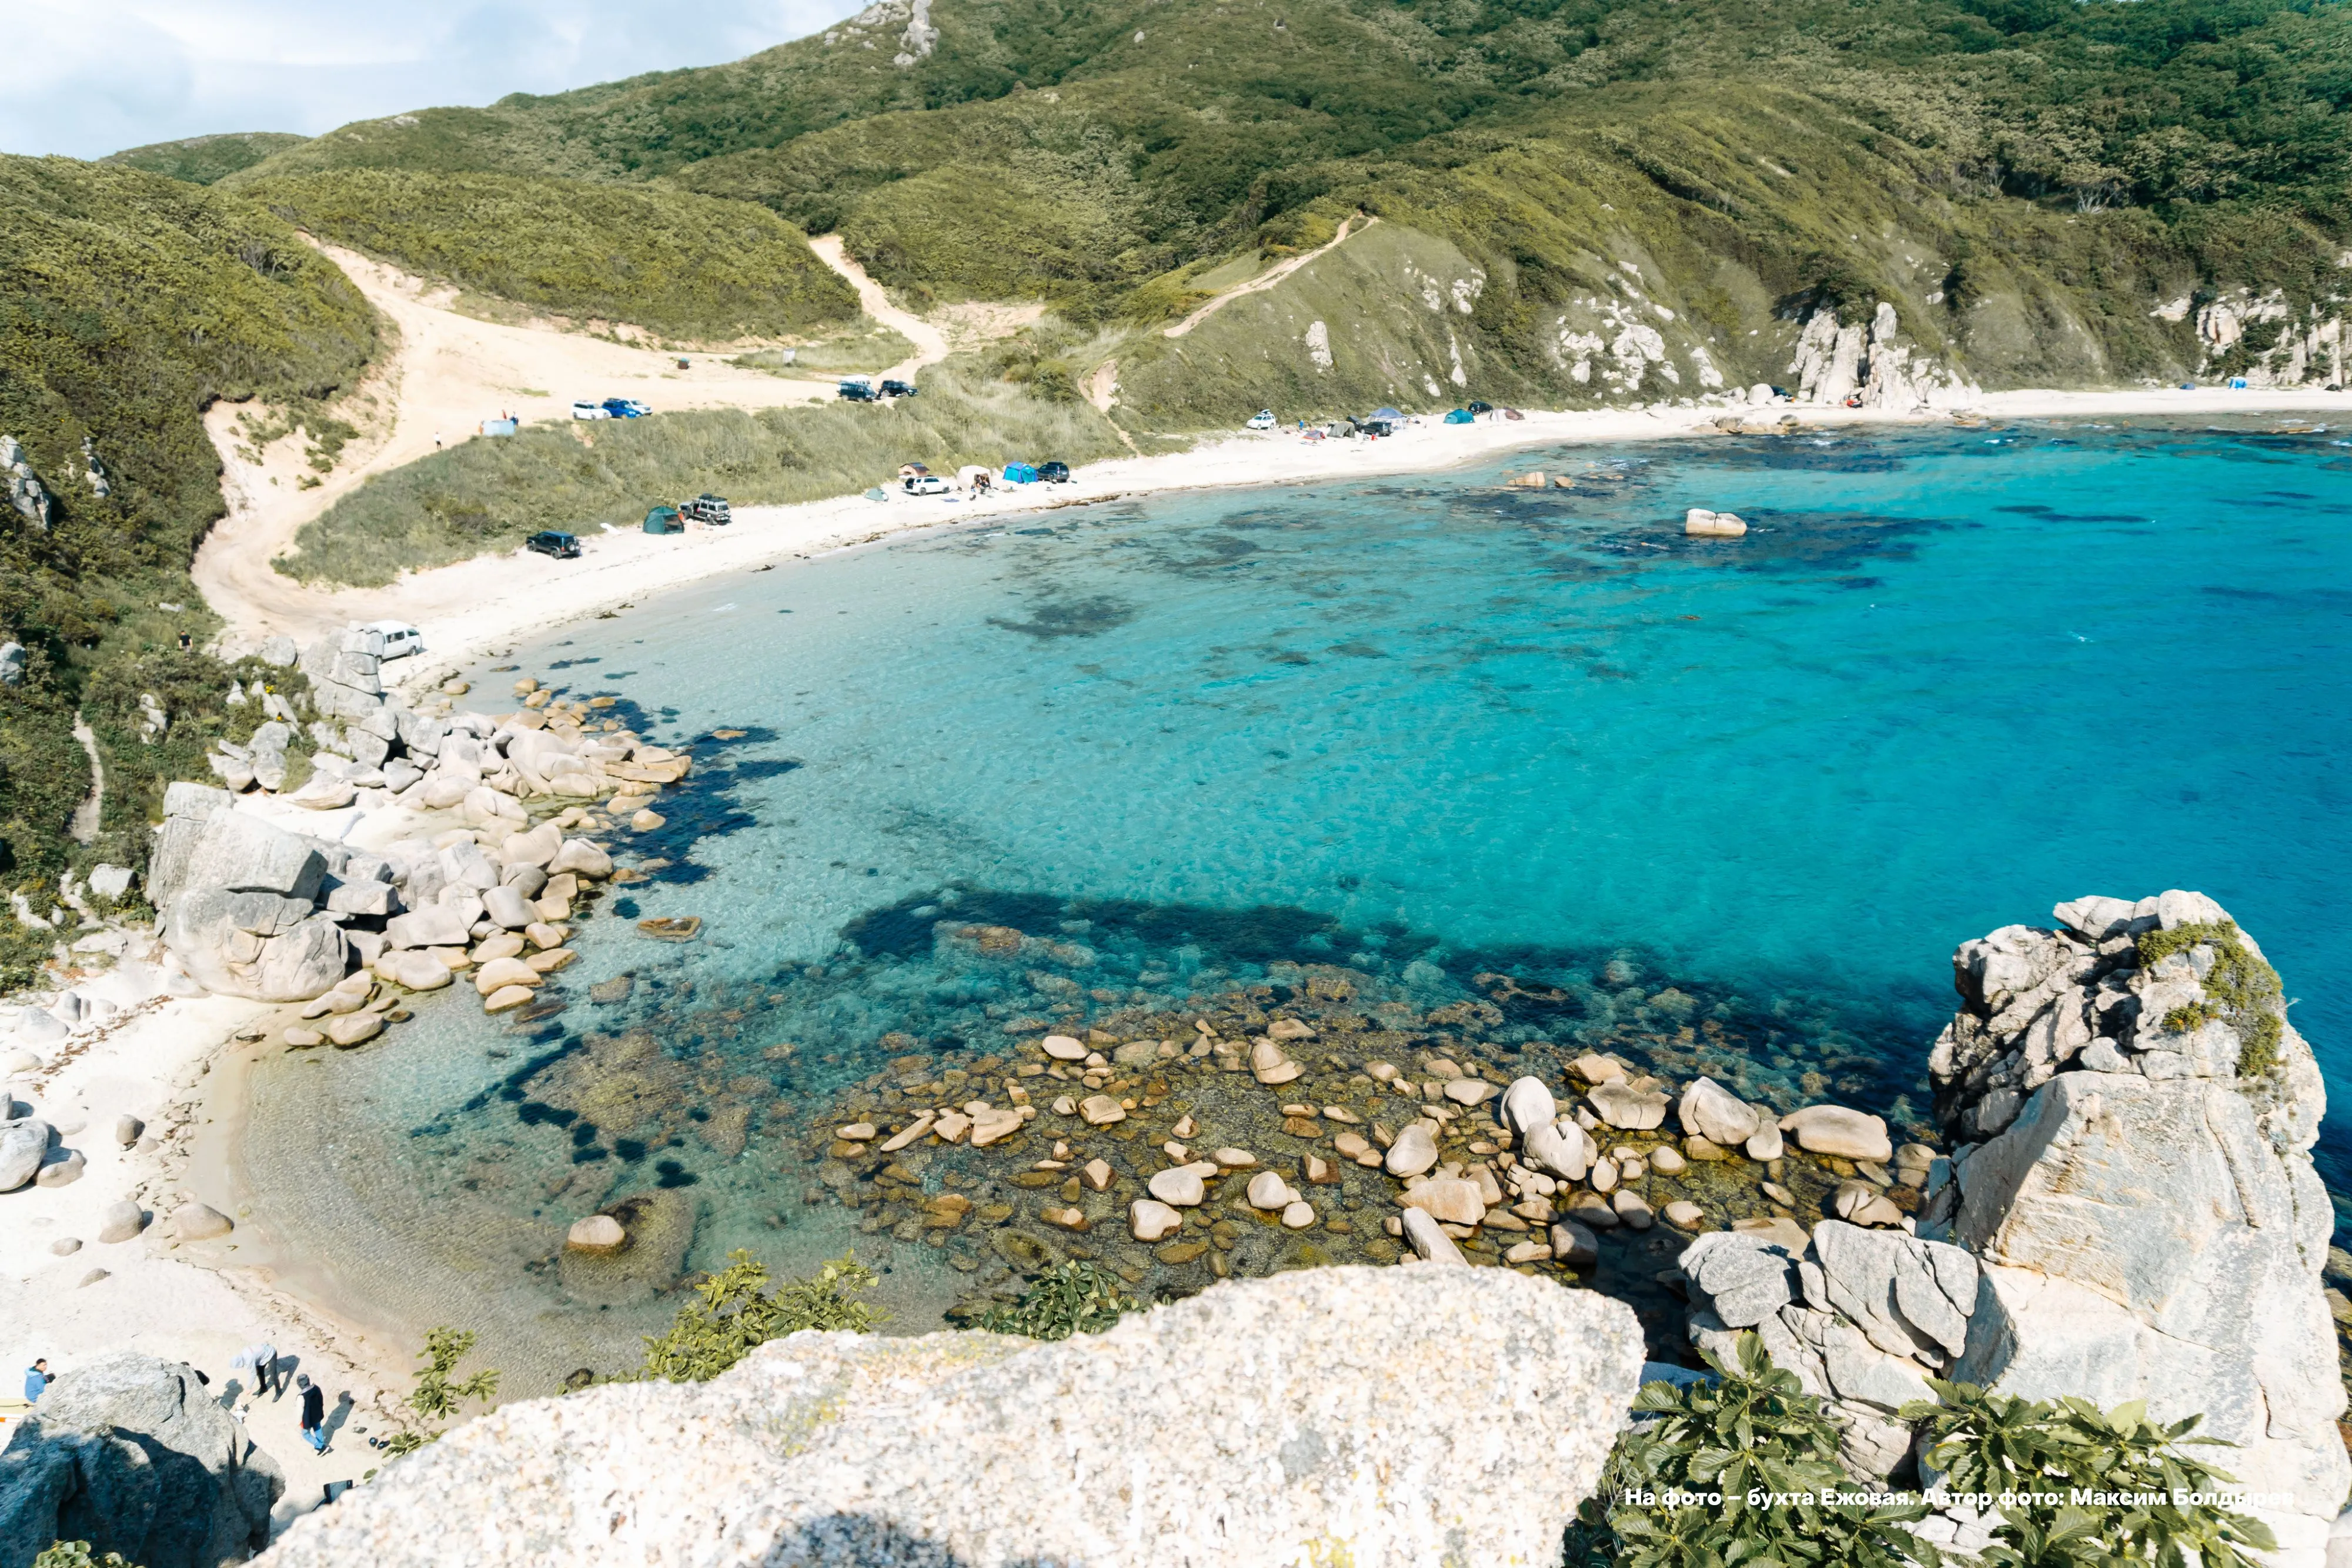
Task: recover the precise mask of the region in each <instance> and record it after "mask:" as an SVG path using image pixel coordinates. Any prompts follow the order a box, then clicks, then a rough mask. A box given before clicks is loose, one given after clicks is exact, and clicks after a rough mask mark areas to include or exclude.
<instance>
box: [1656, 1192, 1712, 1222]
mask: <svg viewBox="0 0 2352 1568" xmlns="http://www.w3.org/2000/svg"><path fill="white" fill-rule="evenodd" d="M1666 1223H1667V1224H1668V1225H1671V1226H1673V1227H1674V1228H1675V1229H1677V1230H1696V1229H1697V1228H1699V1227H1700V1226H1702V1225H1704V1224H1706V1210H1705V1209H1703V1208H1701V1207H1699V1206H1698V1205H1696V1204H1695V1203H1693V1202H1692V1201H1691V1200H1690V1199H1688V1198H1686V1197H1678V1198H1676V1199H1675V1201H1674V1202H1672V1203H1670V1204H1668V1205H1666Z"/></svg>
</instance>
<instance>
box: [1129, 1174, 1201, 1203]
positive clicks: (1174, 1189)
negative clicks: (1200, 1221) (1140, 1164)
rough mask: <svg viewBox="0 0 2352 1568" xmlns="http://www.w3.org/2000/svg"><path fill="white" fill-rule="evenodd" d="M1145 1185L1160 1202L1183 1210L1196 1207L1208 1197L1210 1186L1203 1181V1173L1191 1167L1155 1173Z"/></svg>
mask: <svg viewBox="0 0 2352 1568" xmlns="http://www.w3.org/2000/svg"><path fill="white" fill-rule="evenodd" d="M1143 1185H1144V1186H1145V1187H1146V1188H1147V1189H1149V1190H1150V1194H1151V1196H1152V1197H1156V1198H1158V1199H1159V1200H1160V1202H1162V1203H1169V1204H1174V1205H1176V1206H1178V1207H1182V1208H1191V1207H1194V1206H1195V1205H1197V1204H1198V1203H1200V1201H1201V1200H1202V1198H1203V1197H1206V1196H1207V1195H1208V1186H1207V1184H1206V1183H1204V1182H1202V1180H1201V1173H1200V1172H1198V1171H1196V1170H1194V1169H1192V1167H1191V1166H1175V1167H1173V1168H1172V1169H1169V1170H1164V1171H1159V1172H1155V1173H1154V1174H1153V1176H1152V1177H1151V1179H1150V1181H1148V1182H1146V1183H1144V1184H1143Z"/></svg>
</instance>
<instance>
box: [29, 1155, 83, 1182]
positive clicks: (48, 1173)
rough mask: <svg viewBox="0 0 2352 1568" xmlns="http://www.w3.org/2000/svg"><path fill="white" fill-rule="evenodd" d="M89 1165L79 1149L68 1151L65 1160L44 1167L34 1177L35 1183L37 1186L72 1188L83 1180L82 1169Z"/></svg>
mask: <svg viewBox="0 0 2352 1568" xmlns="http://www.w3.org/2000/svg"><path fill="white" fill-rule="evenodd" d="M87 1164H88V1162H87V1161H85V1160H84V1159H83V1158H82V1153H81V1151H80V1150H79V1149H70V1150H68V1151H67V1153H66V1157H65V1158H63V1159H61V1160H57V1161H53V1162H52V1163H50V1164H48V1165H46V1166H42V1167H41V1168H40V1170H39V1172H38V1173H37V1174H36V1175H35V1176H34V1177H33V1183H34V1185H35V1186H72V1185H73V1184H74V1183H75V1182H78V1181H79V1180H81V1173H82V1169H83V1166H85V1165H87Z"/></svg>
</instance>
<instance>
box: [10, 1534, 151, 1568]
mask: <svg viewBox="0 0 2352 1568" xmlns="http://www.w3.org/2000/svg"><path fill="white" fill-rule="evenodd" d="M33 1568H138V1564H137V1563H131V1562H130V1561H129V1560H128V1559H126V1558H125V1557H124V1556H123V1555H122V1553H121V1552H106V1553H105V1554H103V1555H101V1556H92V1555H91V1554H90V1550H89V1542H87V1541H59V1542H55V1543H54V1544H52V1545H50V1546H48V1547H47V1548H46V1549H45V1550H44V1551H43V1552H41V1554H40V1555H39V1556H38V1557H36V1558H34V1559H33Z"/></svg>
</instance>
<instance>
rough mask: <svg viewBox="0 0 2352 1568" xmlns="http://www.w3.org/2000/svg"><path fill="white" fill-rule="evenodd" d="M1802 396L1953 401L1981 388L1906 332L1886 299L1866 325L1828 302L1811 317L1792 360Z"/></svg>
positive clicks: (1881, 404)
mask: <svg viewBox="0 0 2352 1568" xmlns="http://www.w3.org/2000/svg"><path fill="white" fill-rule="evenodd" d="M1789 374H1790V376H1792V377H1793V378H1795V380H1796V382H1797V388H1798V390H1797V401H1798V402H1826V403H1843V402H1846V400H1847V399H1849V398H1852V399H1855V400H1857V401H1858V402H1860V403H1861V405H1862V406H1863V407H1864V408H1895V409H1910V408H1916V407H1918V406H1919V405H1921V404H1923V403H1924V404H1926V405H1927V406H1929V407H1948V406H1954V405H1957V404H1959V403H1964V402H1968V401H1969V399H1971V398H1973V397H1975V396H1976V395H1977V394H1978V390H1979V389H1978V388H1977V386H1976V384H1975V383H1974V382H1971V381H1969V378H1968V376H1967V374H1966V372H1964V371H1960V370H1959V369H1958V368H1957V367H1955V366H1950V365H1947V364H1945V363H1943V362H1942V361H1938V360H1937V359H1935V358H1933V357H1932V356H1930V355H1928V354H1927V353H1926V352H1924V351H1923V350H1921V349H1920V348H1919V346H1918V345H1917V344H1916V343H1914V342H1913V341H1911V340H1910V339H1909V338H1908V337H1907V336H1906V334H1905V333H1904V332H1903V330H1902V326H1901V323H1900V320H1899V319H1898V318H1897V317H1896V315H1895V307H1894V306H1892V305H1890V304H1888V303H1887V302H1886V301H1885V300H1883V299H1882V300H1880V301H1879V302H1878V308H1877V309H1876V310H1875V311H1874V312H1873V313H1872V315H1871V319H1870V321H1869V323H1868V324H1867V325H1864V323H1862V322H1859V321H1857V322H1854V323H1853V324H1852V325H1850V326H1849V325H1847V324H1845V323H1843V322H1841V321H1840V320H1839V319H1838V313H1837V312H1836V311H1835V310H1834V309H1832V308H1827V307H1823V308H1820V309H1817V310H1815V311H1814V312H1813V313H1812V315H1811V317H1810V318H1808V319H1806V322H1805V325H1804V329H1803V330H1802V331H1801V332H1800V333H1799V334H1798V337H1797V357H1796V359H1795V360H1794V361H1792V362H1791V363H1790V366H1789Z"/></svg>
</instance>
